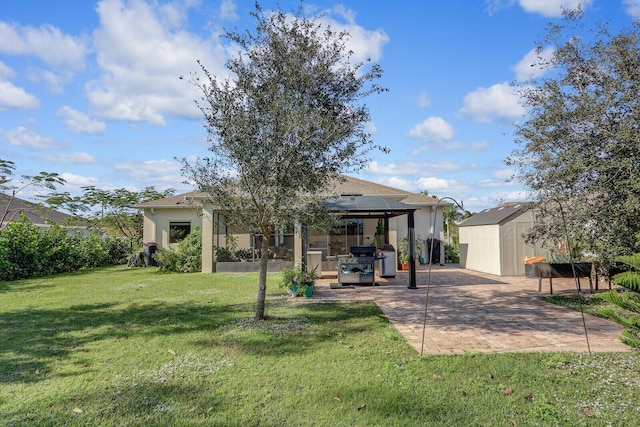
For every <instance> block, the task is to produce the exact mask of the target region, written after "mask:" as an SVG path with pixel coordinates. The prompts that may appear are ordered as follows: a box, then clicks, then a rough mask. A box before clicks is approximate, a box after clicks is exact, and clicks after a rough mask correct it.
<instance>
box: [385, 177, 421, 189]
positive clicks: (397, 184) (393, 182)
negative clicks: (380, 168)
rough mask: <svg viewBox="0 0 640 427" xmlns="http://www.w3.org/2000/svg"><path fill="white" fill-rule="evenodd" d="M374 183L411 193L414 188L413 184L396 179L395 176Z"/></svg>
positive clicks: (402, 179) (406, 180)
mask: <svg viewBox="0 0 640 427" xmlns="http://www.w3.org/2000/svg"><path fill="white" fill-rule="evenodd" d="M376 181H377V182H378V183H379V184H382V185H388V186H389V187H393V188H398V189H400V190H405V191H411V190H412V188H413V187H414V185H413V183H412V182H411V181H410V180H408V179H404V178H398V177H397V176H390V177H385V178H382V179H379V180H376Z"/></svg>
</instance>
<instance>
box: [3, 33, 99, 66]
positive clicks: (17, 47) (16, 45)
mask: <svg viewBox="0 0 640 427" xmlns="http://www.w3.org/2000/svg"><path fill="white" fill-rule="evenodd" d="M85 52H86V47H85V42H84V41H83V40H82V39H78V38H76V37H73V36H70V35H68V34H63V33H62V32H61V31H60V30H59V29H58V28H56V27H54V26H52V25H43V26H41V27H40V28H33V27H31V26H25V27H19V26H16V25H10V24H8V23H6V22H0V53H4V54H6V55H30V56H34V57H36V58H38V59H40V60H41V61H43V62H44V63H46V64H47V65H50V66H52V67H54V68H58V69H71V70H75V71H77V70H81V69H83V68H84V55H85Z"/></svg>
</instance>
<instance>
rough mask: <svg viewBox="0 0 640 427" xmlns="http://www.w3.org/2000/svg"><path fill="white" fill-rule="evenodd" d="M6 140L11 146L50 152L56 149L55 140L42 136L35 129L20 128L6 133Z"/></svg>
mask: <svg viewBox="0 0 640 427" xmlns="http://www.w3.org/2000/svg"><path fill="white" fill-rule="evenodd" d="M5 138H6V140H7V142H8V143H9V144H10V145H15V146H16V147H29V148H33V149H35V150H48V149H51V148H55V147H56V143H55V141H54V140H53V139H51V138H49V137H46V136H42V135H40V134H39V133H38V132H36V131H35V130H33V129H29V128H27V127H24V126H18V127H16V128H13V129H11V130H9V131H8V132H6V134H5Z"/></svg>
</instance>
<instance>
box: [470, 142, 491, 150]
mask: <svg viewBox="0 0 640 427" xmlns="http://www.w3.org/2000/svg"><path fill="white" fill-rule="evenodd" d="M490 146H491V144H490V143H489V141H487V140H486V139H483V140H482V141H476V142H473V143H471V147H470V149H471V151H480V150H484V149H485V148H489V147H490Z"/></svg>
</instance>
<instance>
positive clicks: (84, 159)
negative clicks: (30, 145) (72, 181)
mask: <svg viewBox="0 0 640 427" xmlns="http://www.w3.org/2000/svg"><path fill="white" fill-rule="evenodd" d="M40 158H41V159H42V160H46V161H47V162H51V163H77V164H87V163H95V161H96V158H95V157H93V156H92V155H91V154H89V153H70V154H59V155H55V156H54V155H52V156H41V157H40Z"/></svg>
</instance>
